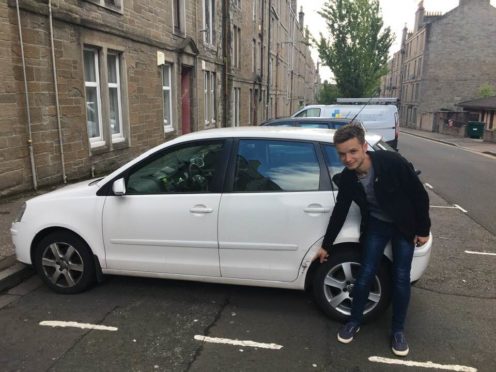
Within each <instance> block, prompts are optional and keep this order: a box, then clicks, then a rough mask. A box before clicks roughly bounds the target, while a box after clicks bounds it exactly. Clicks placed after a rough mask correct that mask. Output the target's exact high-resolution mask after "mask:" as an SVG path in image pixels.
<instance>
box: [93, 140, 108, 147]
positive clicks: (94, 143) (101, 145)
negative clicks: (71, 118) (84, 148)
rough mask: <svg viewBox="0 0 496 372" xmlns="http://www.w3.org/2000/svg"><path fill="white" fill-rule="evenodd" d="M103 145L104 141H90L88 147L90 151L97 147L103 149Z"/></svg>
mask: <svg viewBox="0 0 496 372" xmlns="http://www.w3.org/2000/svg"><path fill="white" fill-rule="evenodd" d="M105 145H106V143H105V141H90V147H91V148H92V149H96V148H98V147H103V146H105Z"/></svg>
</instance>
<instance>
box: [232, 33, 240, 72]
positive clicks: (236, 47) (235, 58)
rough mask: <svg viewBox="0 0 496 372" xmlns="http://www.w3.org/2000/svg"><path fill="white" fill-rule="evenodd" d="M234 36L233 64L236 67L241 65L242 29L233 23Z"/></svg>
mask: <svg viewBox="0 0 496 372" xmlns="http://www.w3.org/2000/svg"><path fill="white" fill-rule="evenodd" d="M232 30H233V38H232V45H231V48H232V64H233V66H234V67H236V68H239V67H240V51H241V29H240V28H239V27H238V26H234V25H233V28H232Z"/></svg>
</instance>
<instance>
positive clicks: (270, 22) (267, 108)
mask: <svg viewBox="0 0 496 372" xmlns="http://www.w3.org/2000/svg"><path fill="white" fill-rule="evenodd" d="M268 2H269V4H268V5H269V11H268V12H267V14H268V16H267V17H268V18H267V22H268V24H269V25H268V29H269V30H268V32H267V96H266V97H265V101H266V102H265V117H266V119H271V118H269V111H270V110H269V105H270V84H271V78H272V69H271V68H270V67H271V64H270V53H271V52H270V43H271V26H272V0H268Z"/></svg>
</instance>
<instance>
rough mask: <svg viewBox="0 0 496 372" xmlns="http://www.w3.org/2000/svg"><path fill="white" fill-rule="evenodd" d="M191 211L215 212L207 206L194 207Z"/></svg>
mask: <svg viewBox="0 0 496 372" xmlns="http://www.w3.org/2000/svg"><path fill="white" fill-rule="evenodd" d="M189 211H190V212H191V213H212V212H213V211H214V210H213V209H212V208H207V207H205V206H194V207H193V208H191V209H190V210H189Z"/></svg>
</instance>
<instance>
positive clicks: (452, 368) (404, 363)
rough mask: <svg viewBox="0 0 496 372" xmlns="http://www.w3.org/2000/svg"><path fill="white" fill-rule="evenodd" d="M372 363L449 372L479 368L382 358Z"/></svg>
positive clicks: (373, 359) (471, 370)
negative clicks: (446, 371)
mask: <svg viewBox="0 0 496 372" xmlns="http://www.w3.org/2000/svg"><path fill="white" fill-rule="evenodd" d="M369 361H370V362H375V363H383V364H398V365H402V366H406V367H422V368H432V369H444V370H448V371H458V372H477V368H473V367H467V366H460V365H456V364H438V363H433V362H414V361H412V360H400V359H391V358H382V357H377V356H371V357H369Z"/></svg>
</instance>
